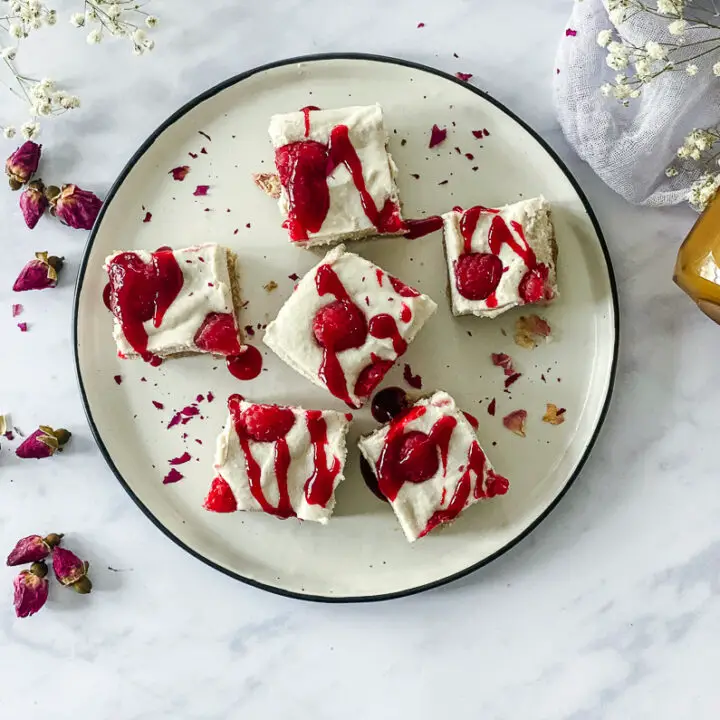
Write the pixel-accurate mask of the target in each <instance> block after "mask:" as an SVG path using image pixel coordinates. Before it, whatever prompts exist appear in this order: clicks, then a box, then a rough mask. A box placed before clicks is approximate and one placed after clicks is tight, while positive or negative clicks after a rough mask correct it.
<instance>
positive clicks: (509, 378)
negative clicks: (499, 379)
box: [505, 372, 522, 388]
mask: <svg viewBox="0 0 720 720" xmlns="http://www.w3.org/2000/svg"><path fill="white" fill-rule="evenodd" d="M521 377H522V373H519V372H516V373H513V374H512V375H508V376H507V377H506V378H505V387H506V388H509V387H510V386H511V385H512V384H513V383H514V382H517V381H518V380H519V379H520V378H521Z"/></svg>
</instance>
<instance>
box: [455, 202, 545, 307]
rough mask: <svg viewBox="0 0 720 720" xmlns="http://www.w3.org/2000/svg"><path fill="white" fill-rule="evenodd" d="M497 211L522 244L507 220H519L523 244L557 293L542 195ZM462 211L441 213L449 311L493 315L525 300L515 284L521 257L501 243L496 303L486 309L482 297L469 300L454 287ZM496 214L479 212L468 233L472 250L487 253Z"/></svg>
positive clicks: (519, 277) (460, 249) (522, 268)
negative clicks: (541, 264)
mask: <svg viewBox="0 0 720 720" xmlns="http://www.w3.org/2000/svg"><path fill="white" fill-rule="evenodd" d="M499 210H500V212H499V213H498V214H499V215H500V216H501V217H502V218H503V220H505V222H506V224H507V226H508V228H509V229H510V232H511V233H512V234H513V236H514V237H515V239H516V240H517V242H518V243H519V244H520V245H522V244H523V241H522V238H521V237H520V236H519V235H518V233H517V232H516V231H515V230H514V229H513V228H512V225H511V222H512V221H515V222H517V223H519V224H520V225H521V226H522V228H523V233H524V235H525V239H526V240H527V243H528V244H529V245H530V247H531V248H532V250H533V252H534V253H535V256H536V258H537V261H538V263H543V264H545V265H547V266H548V269H549V271H550V272H549V275H548V281H547V283H546V285H547V286H549V287H551V288H553V290H554V291H555V293H556V294H557V278H556V273H555V263H554V262H553V250H552V244H551V241H552V239H553V237H554V230H553V226H552V221H551V219H550V212H549V210H550V208H549V205H548V203H547V201H546V200H545V198H544V197H542V196H541V197H537V198H532V199H529V200H522V201H520V202H517V203H513V204H512V205H505V206H504V207H502V208H499ZM462 216H463V214H462V213H461V212H457V211H455V210H453V211H451V212H449V213H445V214H444V215H443V221H444V241H445V251H446V256H447V262H448V272H449V277H450V299H451V301H452V306H453V312H454V313H455V314H456V315H466V314H473V315H478V316H483V317H496V316H497V315H500V314H501V313H503V312H505V311H506V310H510V309H511V308H513V307H517V306H518V305H524V304H525V303H524V302H523V300H522V299H521V297H520V293H519V286H520V281H521V280H522V279H523V277H524V275H525V273H526V272H527V270H528V268H527V266H526V265H525V262H524V261H523V259H522V258H521V257H520V256H519V255H517V253H515V251H514V250H513V249H512V248H511V247H510V246H508V245H507V244H506V243H503V245H502V247H501V250H500V255H499V257H500V260H501V261H502V264H503V269H504V268H507V270H504V272H503V275H502V278H501V279H500V283H499V285H498V286H497V289H496V291H495V298H496V299H497V306H496V307H493V308H489V307H488V305H487V301H486V300H469V299H468V298H466V297H463V296H462V295H461V294H460V293H459V292H458V289H457V285H456V279H455V262H456V261H457V260H458V259H459V258H460V256H461V255H463V254H464V252H465V250H464V240H463V236H462V233H461V232H460V220H461V219H462ZM495 216H496V214H493V213H482V214H481V215H480V218H479V220H478V224H477V227H476V228H475V232H474V233H473V236H472V241H471V250H472V252H474V253H489V252H490V246H489V243H488V231H489V230H490V225H491V223H492V221H493V218H494V217H495Z"/></svg>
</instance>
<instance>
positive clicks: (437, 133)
mask: <svg viewBox="0 0 720 720" xmlns="http://www.w3.org/2000/svg"><path fill="white" fill-rule="evenodd" d="M447 132H448V131H447V128H439V127H438V126H437V125H433V126H432V130H431V131H430V145H429V147H431V148H434V147H435V146H436V145H439V144H440V143H441V142H443V141H444V140H445V138H446V137H447Z"/></svg>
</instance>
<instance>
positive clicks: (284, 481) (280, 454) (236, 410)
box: [228, 395, 295, 519]
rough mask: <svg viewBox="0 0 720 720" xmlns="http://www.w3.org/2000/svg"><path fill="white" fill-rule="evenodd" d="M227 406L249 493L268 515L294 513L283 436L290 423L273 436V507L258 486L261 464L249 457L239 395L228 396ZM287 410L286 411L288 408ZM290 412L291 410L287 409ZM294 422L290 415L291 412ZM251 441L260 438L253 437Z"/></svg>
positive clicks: (260, 483)
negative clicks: (276, 498) (241, 455)
mask: <svg viewBox="0 0 720 720" xmlns="http://www.w3.org/2000/svg"><path fill="white" fill-rule="evenodd" d="M228 410H229V411H230V417H231V418H232V421H233V426H234V427H235V432H236V433H237V436H238V439H239V441H240V447H241V448H242V451H243V455H244V456H245V472H246V474H247V478H248V484H249V487H250V492H251V494H252V496H253V497H254V498H255V500H256V501H257V503H258V505H260V507H261V508H262V510H263V512H266V513H268V514H270V515H275V516H276V517H279V518H283V519H285V518H289V517H294V516H295V511H294V510H293V507H292V504H291V502H290V494H289V492H288V468H289V467H290V450H289V449H288V444H287V440H286V438H285V435H286V434H287V432H288V431H289V430H290V427H292V423H291V424H290V426H289V427H284V428H282V430H284V433H285V434H284V435H282V436H280V437H277V438H275V439H274V441H269V442H274V443H275V458H274V470H275V479H276V482H277V488H278V504H277V506H276V507H274V506H273V505H271V504H270V503H269V502H268V501H267V499H266V498H265V494H264V493H263V489H262V468H261V467H260V465H258V463H257V461H256V460H255V458H254V457H253V454H252V450H251V448H250V439H251V438H250V436H249V435H248V431H247V428H246V427H245V422H244V421H243V413H242V412H241V411H240V396H239V395H232V396H230V398H229V399H228ZM288 412H290V411H288ZM290 414H292V413H291V412H290ZM293 423H294V416H293ZM253 442H261V441H258V440H253Z"/></svg>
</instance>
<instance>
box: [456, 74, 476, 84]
mask: <svg viewBox="0 0 720 720" xmlns="http://www.w3.org/2000/svg"><path fill="white" fill-rule="evenodd" d="M455 77H456V78H458V80H464V81H465V82H467V81H468V80H469V79H470V78H471V77H472V73H464V72H456V73H455Z"/></svg>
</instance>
